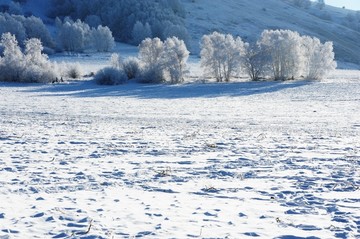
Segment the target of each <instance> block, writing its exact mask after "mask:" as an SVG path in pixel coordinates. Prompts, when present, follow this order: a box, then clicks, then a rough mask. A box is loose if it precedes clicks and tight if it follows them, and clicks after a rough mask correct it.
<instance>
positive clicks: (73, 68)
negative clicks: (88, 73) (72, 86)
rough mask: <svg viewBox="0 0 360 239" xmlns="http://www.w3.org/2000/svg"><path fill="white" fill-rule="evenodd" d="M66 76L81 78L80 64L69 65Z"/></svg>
mask: <svg viewBox="0 0 360 239" xmlns="http://www.w3.org/2000/svg"><path fill="white" fill-rule="evenodd" d="M64 76H65V77H66V78H70V79H79V78H80V77H81V69H80V65H79V64H69V65H67V67H66V71H65V75H64Z"/></svg>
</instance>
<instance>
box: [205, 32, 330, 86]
mask: <svg viewBox="0 0 360 239" xmlns="http://www.w3.org/2000/svg"><path fill="white" fill-rule="evenodd" d="M200 54H201V66H202V67H203V68H204V69H205V72H206V73H207V74H208V76H211V77H214V78H216V80H217V81H223V80H224V81H229V80H230V78H231V77H234V76H236V75H238V74H239V73H241V72H245V73H246V74H247V75H248V76H249V77H250V78H251V79H252V80H259V79H261V78H272V79H274V80H289V79H295V78H305V79H315V80H319V79H322V78H324V77H326V74H327V73H328V72H329V71H331V70H333V69H335V68H336V62H335V60H334V57H335V54H334V52H333V45H332V42H326V43H324V44H322V43H321V42H320V40H319V39H317V38H315V37H314V38H312V37H309V36H300V34H299V33H297V32H294V31H290V30H265V31H263V33H262V34H261V37H260V39H259V40H258V41H257V43H256V44H253V45H250V44H248V43H244V42H243V41H242V40H241V38H239V37H237V38H234V37H232V36H231V35H224V34H220V33H217V32H214V33H212V34H210V35H205V36H203V38H202V43H201V53H200Z"/></svg>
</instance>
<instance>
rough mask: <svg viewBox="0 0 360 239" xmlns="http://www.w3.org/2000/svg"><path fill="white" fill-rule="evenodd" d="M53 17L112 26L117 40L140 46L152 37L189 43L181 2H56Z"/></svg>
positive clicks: (94, 0) (122, 0)
mask: <svg viewBox="0 0 360 239" xmlns="http://www.w3.org/2000/svg"><path fill="white" fill-rule="evenodd" d="M49 15H50V16H51V17H53V18H56V17H60V18H61V17H67V16H69V17H71V18H72V19H81V20H82V21H84V22H85V23H87V24H88V25H89V26H90V27H97V26H98V25H104V26H108V27H109V28H110V29H111V31H112V33H113V35H114V37H115V38H116V39H117V40H119V41H122V42H127V43H133V44H136V45H137V44H139V43H140V42H141V41H142V40H144V39H145V38H148V37H150V38H151V37H152V38H155V37H158V38H160V39H161V40H166V39H167V38H169V37H172V36H176V37H178V38H179V39H182V40H184V41H185V42H187V41H188V40H189V35H188V32H187V30H186V28H185V22H184V18H185V10H184V7H183V5H182V4H181V2H180V1H179V0H148V1H133V0H92V1H88V0H53V8H52V10H51V12H50V13H49Z"/></svg>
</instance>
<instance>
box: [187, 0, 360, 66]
mask: <svg viewBox="0 0 360 239" xmlns="http://www.w3.org/2000/svg"><path fill="white" fill-rule="evenodd" d="M182 2H183V3H184V5H185V8H186V12H187V19H186V24H187V27H188V29H189V32H190V35H191V36H192V51H193V52H194V53H198V52H199V40H200V39H201V36H202V35H203V34H207V33H209V32H212V31H215V30H216V31H219V32H223V33H231V34H233V35H239V36H241V37H242V38H243V39H244V40H245V41H248V42H251V41H254V40H256V39H257V38H258V37H259V36H260V34H261V32H262V31H263V30H264V29H290V30H295V31H298V32H300V33H301V34H306V35H311V36H316V37H318V38H320V39H321V40H322V41H333V42H334V48H335V53H336V58H337V60H339V61H343V62H352V63H356V64H359V63H360V57H359V54H358V52H360V44H359V40H360V33H359V32H357V31H354V30H352V29H350V28H347V27H345V26H343V25H341V24H340V21H342V19H344V18H345V17H346V14H348V13H349V10H345V9H339V8H335V7H331V6H326V7H325V8H324V9H323V10H319V9H316V10H315V9H314V8H313V9H310V10H305V9H300V8H296V7H293V6H292V5H289V4H287V3H285V2H283V1H280V0H266V1H263V0H252V1H247V0H211V1H209V0H182ZM310 11H313V12H314V11H318V14H319V15H321V14H328V15H329V16H331V19H332V20H331V21H327V20H323V19H321V18H320V17H317V16H315V15H313V14H310Z"/></svg>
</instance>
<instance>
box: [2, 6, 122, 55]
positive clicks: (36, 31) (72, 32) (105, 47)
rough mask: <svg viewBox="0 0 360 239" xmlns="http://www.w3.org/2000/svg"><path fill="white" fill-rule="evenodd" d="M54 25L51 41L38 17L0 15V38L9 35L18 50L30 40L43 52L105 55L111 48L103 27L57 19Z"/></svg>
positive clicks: (110, 34) (108, 36)
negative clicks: (92, 51)
mask: <svg viewBox="0 0 360 239" xmlns="http://www.w3.org/2000/svg"><path fill="white" fill-rule="evenodd" d="M56 26H57V39H56V41H54V40H53V38H52V37H51V34H50V32H49V30H48V28H47V27H46V26H45V24H44V23H43V21H42V20H41V19H40V18H38V17H34V16H30V17H25V16H23V15H10V14H8V13H0V35H2V34H3V33H7V32H9V33H11V34H13V35H14V36H15V37H16V40H17V41H18V42H19V44H20V46H21V47H22V48H23V47H24V46H25V45H24V43H25V40H26V39H30V38H37V39H39V40H41V42H42V44H43V46H44V47H45V48H46V50H47V52H52V51H53V50H52V49H55V48H56V49H57V50H59V51H69V52H83V51H84V50H89V49H90V50H95V51H99V52H108V51H110V50H111V49H112V48H113V47H114V46H115V40H114V37H113V36H112V32H111V31H110V29H109V28H108V27H106V26H101V25H97V26H96V27H90V26H89V25H88V24H86V23H84V22H82V21H80V20H77V21H75V22H74V21H73V20H71V19H70V18H65V19H64V21H63V22H62V21H61V20H59V19H57V20H56Z"/></svg>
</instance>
